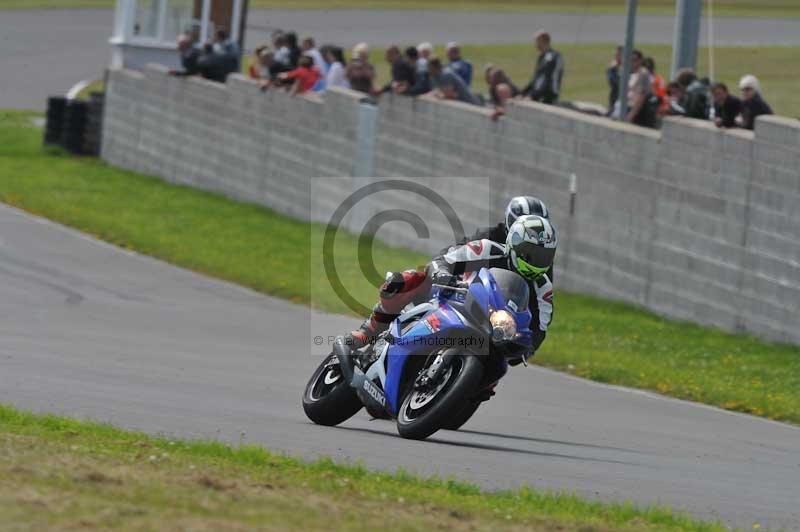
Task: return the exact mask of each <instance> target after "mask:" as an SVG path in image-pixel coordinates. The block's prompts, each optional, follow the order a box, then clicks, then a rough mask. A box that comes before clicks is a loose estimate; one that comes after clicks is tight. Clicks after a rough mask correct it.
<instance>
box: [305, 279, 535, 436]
mask: <svg viewBox="0 0 800 532" xmlns="http://www.w3.org/2000/svg"><path fill="white" fill-rule="evenodd" d="M529 297H530V294H529V289H528V284H527V283H526V282H525V281H524V280H523V279H522V277H520V276H519V275H518V274H516V273H514V272H511V271H508V270H503V269H499V268H492V269H486V268H484V269H481V270H480V272H478V274H477V275H476V276H474V278H473V280H472V281H471V282H470V283H462V284H461V285H459V286H449V285H434V286H433V289H432V293H431V299H430V300H429V301H428V302H426V303H423V304H421V305H417V306H415V307H413V308H411V309H408V310H407V311H406V312H404V313H403V314H402V315H400V316H399V317H398V318H397V319H396V320H395V321H394V322H393V323H392V324H391V326H390V327H389V330H388V331H386V332H384V333H382V334H381V335H380V336H379V337H378V340H377V342H375V344H374V345H370V346H366V347H364V348H363V349H361V350H358V351H352V350H351V348H350V346H348V345H346V343H345V342H344V341H343V338H342V337H339V338H337V341H336V342H335V344H334V349H333V352H332V353H331V354H330V355H328V356H327V357H326V358H325V360H324V361H323V362H322V363H321V364H320V365H319V367H318V368H317V369H316V371H315V372H314V374H313V375H312V376H311V380H309V381H308V385H307V386H306V389H305V392H304V393H303V409H304V410H305V413H306V415H307V416H308V418H309V419H310V420H311V421H313V422H314V423H317V424H320V425H329V426H332V425H338V424H339V423H342V422H344V421H346V420H347V419H349V418H350V417H352V416H353V415H355V414H356V413H357V412H358V411H359V410H361V408H362V407H366V408H367V411H368V412H369V413H370V414H371V415H373V416H374V417H384V418H392V419H395V420H396V421H397V431H398V432H399V434H400V435H401V436H402V437H404V438H411V439H424V438H427V437H428V436H430V435H431V434H433V433H434V432H436V431H438V430H440V429H450V430H457V429H458V428H460V427H461V426H462V425H463V424H464V423H466V422H467V420H469V418H470V417H471V416H472V415H473V414H474V413H475V411H476V410H477V409H478V406H479V405H480V404H481V402H482V401H485V400H487V399H488V398H489V397H490V396H491V395H494V387H495V386H496V385H497V383H498V381H499V380H500V379H501V378H502V377H503V375H505V373H506V371H507V370H508V361H509V360H518V359H519V358H520V357H522V356H523V355H525V354H527V353H528V352H529V350H530V346H531V330H530V328H529V327H530V321H531V313H530V310H528V298H529Z"/></svg>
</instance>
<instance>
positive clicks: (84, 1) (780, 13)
mask: <svg viewBox="0 0 800 532" xmlns="http://www.w3.org/2000/svg"><path fill="white" fill-rule="evenodd" d="M704 4H705V3H704ZM113 5H114V0H0V9H26V8H27V9H32V8H75V7H77V8H91V7H94V8H97V7H112V6H113ZM250 6H251V7H253V8H276V9H448V10H454V11H510V12H515V11H534V12H554V13H585V14H595V13H622V12H623V11H624V9H625V2H624V1H623V0H562V1H560V2H555V1H553V0H502V1H497V0H495V1H491V0H483V1H481V0H292V1H286V0H251V1H250ZM639 12H640V13H647V14H670V15H671V14H673V13H674V12H675V1H674V0H640V2H639ZM714 13H715V14H716V15H719V16H746V17H797V16H800V5H798V3H797V2H795V1H794V0H763V1H756V0H715V2H714Z"/></svg>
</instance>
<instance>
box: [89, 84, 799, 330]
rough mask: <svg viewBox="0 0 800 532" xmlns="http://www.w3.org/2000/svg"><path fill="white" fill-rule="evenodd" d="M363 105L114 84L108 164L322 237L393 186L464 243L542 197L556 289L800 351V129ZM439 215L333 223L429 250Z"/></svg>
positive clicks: (227, 88) (431, 103) (392, 196)
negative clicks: (380, 185) (514, 202)
mask: <svg viewBox="0 0 800 532" xmlns="http://www.w3.org/2000/svg"><path fill="white" fill-rule="evenodd" d="M361 100H362V96H361V95H359V94H358V93H355V92H352V91H347V90H331V91H328V92H327V93H326V94H325V95H324V96H323V97H321V98H320V97H318V96H316V95H312V96H302V97H291V96H288V95H287V94H285V93H282V92H277V91H268V92H266V93H262V92H261V91H260V90H258V88H257V87H256V86H255V84H253V83H252V82H250V81H248V80H246V79H244V78H242V77H239V76H234V77H232V78H231V79H229V81H228V83H227V84H226V85H218V84H214V83H211V82H207V81H203V80H199V79H194V78H191V79H181V78H175V77H170V76H167V75H166V73H165V72H164V71H163V69H158V68H148V69H146V70H145V71H144V72H143V73H139V72H131V71H125V70H120V71H114V72H112V73H111V76H110V83H109V86H108V88H107V104H106V117H105V125H104V127H105V132H104V134H103V151H102V156H103V157H104V158H105V159H106V160H108V161H109V162H111V163H113V164H117V165H119V166H123V167H126V168H131V169H134V170H138V171H142V172H145V173H148V174H152V175H156V176H160V177H162V178H164V179H166V180H169V181H173V182H178V183H186V184H189V185H193V186H198V187H201V188H205V189H209V190H214V191H218V192H221V193H223V194H226V195H228V196H231V197H234V198H237V199H241V200H244V201H250V202H255V203H259V204H263V205H266V206H269V207H271V208H274V209H276V210H279V211H280V212H284V213H286V214H289V215H292V216H297V217H300V218H304V219H312V220H316V221H321V222H327V221H328V220H329V219H330V216H331V214H332V213H333V211H334V210H335V209H336V208H337V207H338V206H339V205H340V204H341V202H342V201H344V199H345V198H346V197H347V196H348V195H349V194H350V193H352V192H353V191H355V190H357V189H358V188H359V187H361V186H363V185H366V184H369V183H373V182H378V181H382V180H389V179H392V178H395V177H403V178H415V179H414V181H415V182H416V183H418V184H420V185H422V186H424V187H426V188H428V189H430V190H433V191H436V192H437V193H439V194H441V195H442V196H443V197H444V198H445V199H446V200H447V203H448V204H450V205H451V206H452V207H453V208H454V209H455V210H456V211H457V212H458V214H459V218H460V221H461V222H462V223H463V225H464V230H465V231H466V232H467V233H470V232H472V231H474V229H475V228H476V227H478V226H483V225H486V224H488V223H490V222H496V221H497V220H500V219H501V218H502V215H503V210H504V207H505V203H506V201H507V200H508V198H509V197H511V196H513V195H519V194H533V195H537V196H539V197H541V198H542V199H544V200H545V201H546V202H547V203H548V205H549V207H550V209H551V211H552V216H553V218H554V221H555V222H556V224H557V226H558V229H559V237H560V247H559V252H558V256H557V271H556V283H557V285H558V286H559V287H563V288H566V289H569V290H573V291H579V292H584V293H591V294H595V295H600V296H604V297H610V298H613V299H618V300H622V301H627V302H630V303H634V304H637V305H640V306H642V307H645V308H649V309H651V310H654V311H655V312H658V313H659V314H662V315H664V316H667V317H671V318H676V319H683V320H689V321H694V322H698V323H703V324H709V325H714V326H718V327H722V328H724V329H726V330H730V331H736V332H748V333H752V334H756V335H760V336H763V337H765V338H769V339H772V340H777V341H781V342H790V343H800V327H798V325H799V323H798V322H799V321H800V318H799V317H800V121H797V120H792V119H787V118H781V117H760V118H759V119H758V120H757V124H756V130H755V132H754V133H753V132H749V131H741V130H729V131H726V130H719V129H717V128H716V127H714V126H713V125H712V124H710V123H708V122H701V121H694V120H686V119H668V120H666V123H665V124H664V127H663V129H662V131H660V132H657V131H652V130H646V129H642V128H638V127H635V126H630V125H627V124H620V123H616V122H610V121H608V120H606V119H603V118H598V117H592V116H588V115H583V114H580V113H576V112H573V111H569V110H565V109H559V108H553V107H550V106H544V105H540V104H536V103H532V102H519V103H518V102H515V103H512V104H511V105H510V106H509V109H508V112H507V115H506V116H505V117H504V118H502V119H501V120H499V121H492V120H490V119H489V111H488V110H486V109H482V108H478V107H474V106H469V105H465V104H461V103H458V102H443V101H437V100H433V99H428V98H426V97H423V98H417V99H409V98H403V97H397V96H388V97H384V98H382V100H381V102H380V104H379V106H378V107H377V108H375V107H374V106H371V105H369V104H366V103H363V102H362V101H361ZM322 176H330V177H331V179H327V180H326V179H315V178H318V177H322ZM572 176H574V177H572ZM455 178H458V179H455ZM463 178H471V179H470V180H469V181H468V183H470V185H469V186H464V182H465V181H464V179H463ZM572 180H574V182H575V183H576V184H577V194H576V195H575V203H574V204H575V210H574V212H570V204H571V194H570V183H571V181H572ZM437 202H438V200H437V199H436V198H432V197H426V198H422V197H419V196H418V195H416V194H413V193H412V194H409V193H407V192H402V191H386V192H380V193H377V194H374V195H373V196H370V197H369V198H368V199H367V200H366V201H363V202H361V203H359V204H358V207H357V208H356V209H354V210H353V211H352V212H351V213H350V214H349V215H348V216H347V217H346V218H345V222H344V225H345V227H346V228H349V229H351V230H352V231H354V232H359V231H360V230H361V228H363V227H364V224H365V223H366V222H367V220H369V219H371V218H372V217H373V216H374V215H375V214H378V213H380V212H382V211H384V210H386V209H387V208H392V209H404V208H407V210H409V211H412V212H415V213H419V214H420V215H421V217H422V218H423V219H424V221H425V222H426V223H427V226H428V228H429V229H430V233H431V234H430V238H429V239H428V240H427V241H422V242H421V241H420V240H418V239H417V238H416V236H415V235H414V232H413V231H409V228H408V226H407V225H405V224H402V223H394V224H387V225H385V226H383V227H382V228H381V229H380V230H379V231H378V237H379V238H382V239H385V240H388V241H391V242H392V243H394V244H397V245H414V246H416V247H417V248H418V249H420V250H423V251H427V252H433V251H436V250H438V249H440V248H441V247H442V246H443V245H445V244H446V243H447V242H449V241H451V240H452V229H451V228H450V226H449V224H448V222H447V220H446V219H445V218H444V216H443V215H442V213H441V210H440V209H439V207H440V205H438V204H437Z"/></svg>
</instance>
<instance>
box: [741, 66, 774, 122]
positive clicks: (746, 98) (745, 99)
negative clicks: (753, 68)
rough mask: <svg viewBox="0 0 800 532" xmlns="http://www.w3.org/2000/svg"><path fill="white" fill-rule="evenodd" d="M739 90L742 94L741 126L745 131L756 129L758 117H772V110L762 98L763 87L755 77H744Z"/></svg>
mask: <svg viewBox="0 0 800 532" xmlns="http://www.w3.org/2000/svg"><path fill="white" fill-rule="evenodd" d="M739 90H740V91H741V92H742V116H741V120H740V122H741V126H742V127H743V128H745V129H754V128H755V125H756V117H757V116H761V115H771V114H772V108H771V107H770V106H769V104H767V102H765V101H764V99H763V98H762V97H761V85H760V83H759V82H758V78H756V77H755V76H753V75H750V74H748V75H746V76H743V77H742V79H741V80H739Z"/></svg>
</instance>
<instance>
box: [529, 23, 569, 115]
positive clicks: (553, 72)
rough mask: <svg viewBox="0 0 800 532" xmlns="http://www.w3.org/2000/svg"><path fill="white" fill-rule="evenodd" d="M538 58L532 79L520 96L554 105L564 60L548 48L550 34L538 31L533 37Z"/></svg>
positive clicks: (562, 72)
mask: <svg viewBox="0 0 800 532" xmlns="http://www.w3.org/2000/svg"><path fill="white" fill-rule="evenodd" d="M534 42H535V43H536V49H537V50H539V58H538V59H537V61H536V68H535V69H534V71H533V77H532V78H531V81H530V83H528V84H527V85H526V86H525V87H524V88H523V89H522V95H523V96H526V97H528V98H531V99H532V100H535V101H537V102H542V103H548V104H554V103H556V102H558V93H559V92H560V91H561V79H562V78H563V77H564V60H563V59H562V57H561V54H560V53H559V52H557V51H555V50H553V49H552V48H551V47H550V34H549V33H547V32H546V31H540V32H538V33H536V35H534Z"/></svg>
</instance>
